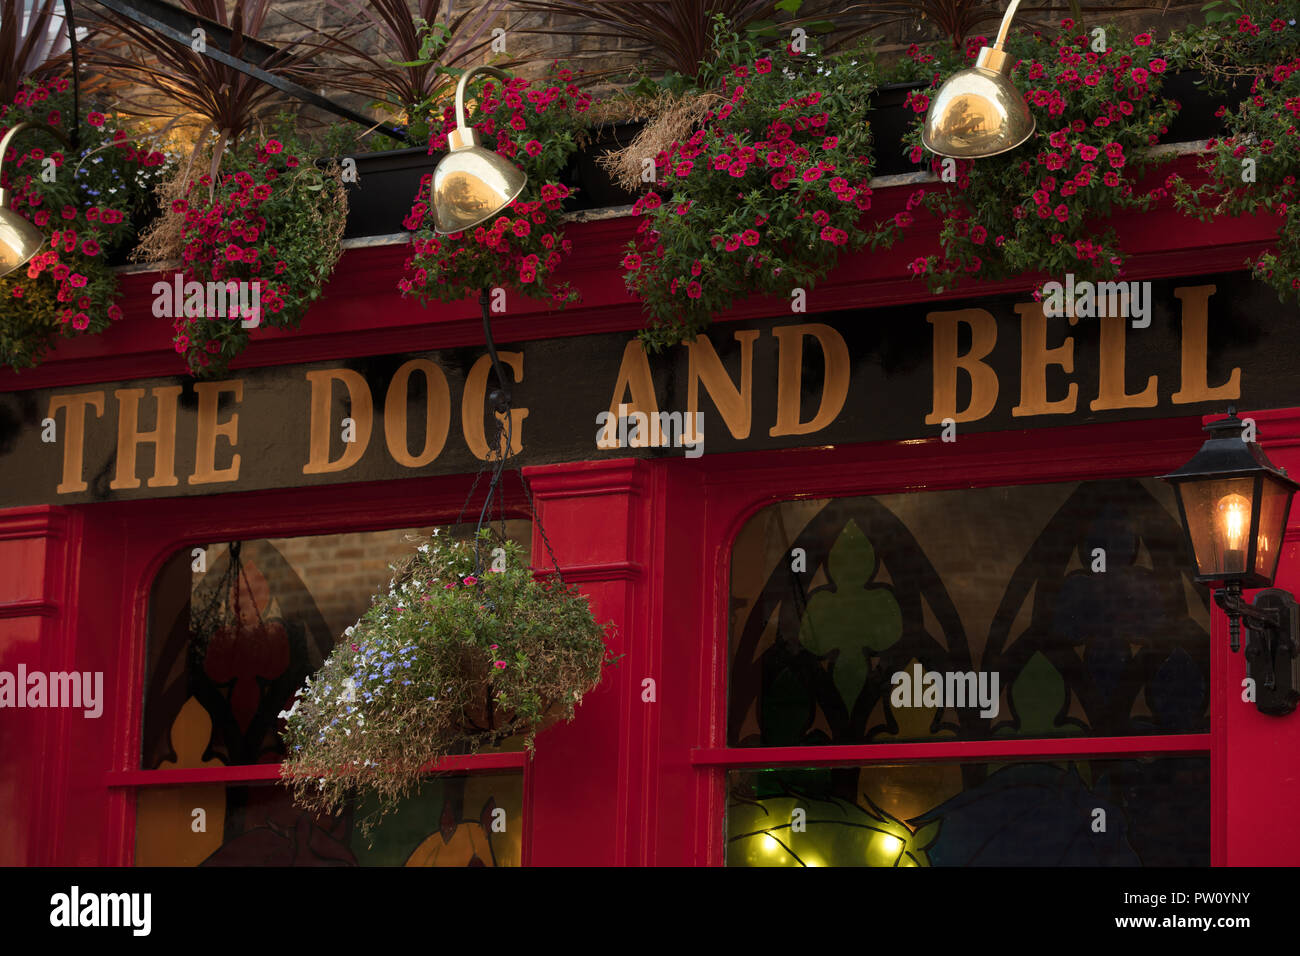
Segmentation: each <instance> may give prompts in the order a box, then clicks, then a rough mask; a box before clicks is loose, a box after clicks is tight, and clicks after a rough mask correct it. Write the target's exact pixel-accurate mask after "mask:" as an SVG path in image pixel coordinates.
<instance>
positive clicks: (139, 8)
mask: <svg viewBox="0 0 1300 956" xmlns="http://www.w3.org/2000/svg"><path fill="white" fill-rule="evenodd" d="M95 2H96V3H98V4H99V5H100V6H101V7H107V8H108V9H109V10H112V11H113V12H114V13H117V14H119V15H120V16H124V17H126V18H127V19H128V20H133V21H135V22H136V23H138V24H140V25H141V26H143V27H147V28H148V29H150V30H152V31H153V32H154V33H157V34H158V35H159V36H163V37H166V38H167V39H168V40H171V41H172V42H173V43H178V44H180V45H181V46H183V47H187V48H188V47H191V44H192V43H193V39H194V37H193V31H194V30H196V29H201V30H202V31H203V32H204V34H205V41H204V44H203V51H202V54H201V55H202V56H206V57H207V58H208V59H209V60H215V61H216V62H217V63H221V64H223V65H225V66H228V67H230V68H231V69H233V70H238V71H239V72H240V73H243V74H244V75H245V76H251V77H252V78H253V79H255V80H259V81H261V82H262V83H265V84H266V85H267V86H270V87H273V88H274V89H277V90H279V91H280V92H281V93H284V94H286V95H288V96H292V97H293V98H294V99H298V100H302V101H303V102H304V103H310V104H311V105H312V106H315V107H317V108H318V109H322V110H325V111H326V112H328V113H333V114H334V115H335V116H341V117H343V118H344V119H347V120H351V121H352V122H354V123H357V124H359V125H361V126H364V127H366V128H367V129H374V130H377V131H378V132H381V133H383V134H384V135H386V136H391V137H392V138H393V139H399V140H402V141H404V142H410V141H411V140H410V137H409V136H408V135H407V131H406V130H405V129H402V128H400V127H397V126H389V125H387V124H382V123H376V122H375V121H374V120H373V119H371V118H370V117H368V116H366V115H365V114H363V113H359V112H357V111H356V110H354V109H351V108H350V107H347V106H344V105H343V104H341V103H335V102H334V101H333V100H331V99H327V98H326V97H324V96H321V95H320V94H319V93H314V92H312V91H311V90H309V89H307V88H306V87H305V86H299V85H298V84H297V83H294V82H293V81H292V80H288V79H285V78H284V77H281V76H275V75H273V74H271V73H268V72H266V70H264V69H262V67H261V66H260V64H262V63H265V62H266V61H267V60H268V59H269V58H270V57H271V56H272V55H273V54H275V53H276V52H277V50H276V48H275V47H274V46H272V45H271V44H269V43H265V42H262V41H260V40H255V39H252V38H250V37H243V38H242V42H243V44H244V48H245V49H246V50H248V53H249V55H248V56H247V57H241V56H235V55H234V54H232V53H231V52H230V46H231V39H232V36H233V34H232V33H231V31H230V29H229V28H228V27H223V26H222V25H221V24H219V23H216V22H214V21H212V20H208V19H207V18H205V17H200V16H196V15H195V14H193V13H191V12H190V11H188V10H183V9H181V8H180V7H174V6H172V5H171V4H169V3H163V2H161V0H95Z"/></svg>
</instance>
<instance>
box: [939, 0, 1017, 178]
mask: <svg viewBox="0 0 1300 956" xmlns="http://www.w3.org/2000/svg"><path fill="white" fill-rule="evenodd" d="M1018 5H1019V0H1013V2H1012V4H1011V6H1009V7H1007V12H1006V15H1005V16H1003V18H1002V26H1001V28H1000V29H999V30H998V38H997V40H996V41H994V43H993V46H991V47H987V46H986V47H983V48H982V49H981V50H980V52H979V56H978V57H977V58H976V60H975V65H974V66H973V67H970V68H969V69H965V70H959V71H958V72H956V73H954V74H953V75H952V76H950V77H948V79H947V80H945V81H944V84H943V86H941V87H940V88H939V92H938V93H936V94H935V97H934V100H933V101H932V102H931V103H930V109H929V112H927V113H926V114H925V126H924V128H923V129H922V130H921V143H922V145H923V146H925V148H926V149H928V150H929V151H930V152H932V153H936V154H937V155H939V156H951V157H953V158H955V159H984V158H986V157H989V156H997V155H998V154H999V153H1005V152H1008V151H1009V150H1013V149H1015V148H1016V147H1017V146H1019V145H1020V144H1021V143H1023V142H1024V141H1025V140H1027V139H1029V137H1030V136H1031V135H1033V132H1034V117H1033V114H1032V113H1030V112H1029V106H1028V104H1027V103H1025V98H1024V97H1023V96H1021V95H1020V91H1019V90H1017V89H1016V88H1015V85H1014V84H1013V83H1012V82H1011V79H1010V76H1011V67H1012V65H1013V64H1012V62H1011V58H1010V57H1009V56H1007V54H1006V53H1005V52H1004V50H1003V44H1004V43H1005V41H1006V35H1007V29H1008V28H1009V27H1010V26H1011V18H1012V17H1013V16H1014V15H1015V12H1016V7H1017V6H1018Z"/></svg>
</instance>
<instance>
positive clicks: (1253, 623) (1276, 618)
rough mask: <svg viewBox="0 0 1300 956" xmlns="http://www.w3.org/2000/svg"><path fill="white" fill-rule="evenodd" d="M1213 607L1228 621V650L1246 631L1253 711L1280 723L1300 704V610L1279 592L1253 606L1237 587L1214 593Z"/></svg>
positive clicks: (1263, 594) (1259, 597)
mask: <svg viewBox="0 0 1300 956" xmlns="http://www.w3.org/2000/svg"><path fill="white" fill-rule="evenodd" d="M1214 602H1215V603H1216V604H1218V605H1219V607H1221V608H1223V610H1224V611H1225V612H1226V613H1227V615H1228V628H1229V632H1230V634H1231V638H1232V649H1233V651H1236V650H1237V649H1238V647H1239V646H1240V642H1239V637H1238V636H1239V634H1240V627H1241V625H1242V624H1244V625H1245V626H1246V633H1247V644H1246V675H1247V676H1248V677H1249V678H1250V679H1251V680H1252V681H1253V682H1254V685H1255V706H1256V707H1257V708H1258V709H1259V710H1260V712H1261V713H1265V714H1271V715H1273V716H1276V717H1283V716H1285V715H1287V714H1289V713H1291V712H1293V711H1294V710H1295V709H1296V704H1297V702H1300V633H1298V630H1300V605H1297V604H1296V601H1295V598H1293V597H1292V596H1291V595H1290V593H1288V592H1287V591H1284V590H1282V589H1281V588H1267V589H1265V590H1263V591H1260V592H1259V594H1257V595H1256V596H1255V600H1254V602H1253V603H1251V602H1247V601H1246V600H1245V599H1244V598H1243V597H1242V596H1241V586H1240V585H1239V584H1228V585H1226V586H1225V587H1223V588H1220V589H1218V590H1216V591H1215V592H1214Z"/></svg>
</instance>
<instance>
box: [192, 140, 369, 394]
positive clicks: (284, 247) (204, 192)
mask: <svg viewBox="0 0 1300 956" xmlns="http://www.w3.org/2000/svg"><path fill="white" fill-rule="evenodd" d="M287 142H288V144H289V147H290V148H288V149H286V148H285V143H283V142H281V141H280V140H278V139H274V138H271V139H268V140H266V142H264V143H258V144H254V143H252V142H244V143H242V144H240V145H239V146H238V147H237V148H234V149H232V150H229V151H227V153H226V155H225V156H224V157H223V162H222V170H223V171H222V172H221V173H219V174H218V180H219V182H218V183H217V185H216V187H215V188H213V184H212V179H211V177H210V176H207V175H204V176H201V177H199V178H198V179H197V180H195V181H192V182H190V183H189V184H188V187H187V189H186V193H185V197H184V198H183V199H178V200H176V201H175V202H174V203H173V206H172V211H173V213H175V214H177V215H180V216H182V217H183V225H182V227H181V230H182V241H183V243H184V247H183V251H182V253H181V258H182V263H183V268H182V276H183V279H184V281H186V282H189V281H198V282H201V283H205V284H206V283H207V282H210V281H211V282H222V283H227V282H232V281H234V282H240V283H245V284H247V285H248V286H250V287H251V286H256V287H257V293H258V308H257V312H256V314H255V316H250V317H248V318H250V319H251V318H254V317H255V318H256V325H254V326H252V327H258V326H262V325H265V326H269V327H272V328H293V327H296V326H297V325H298V323H299V322H301V321H302V318H303V316H304V315H305V314H306V312H307V309H308V308H309V307H310V306H311V304H312V303H313V302H315V301H316V300H317V299H318V298H320V294H321V290H322V287H323V286H324V284H325V281H326V280H327V279H328V278H329V276H330V274H331V273H332V272H333V271H334V266H335V264H336V263H337V262H338V258H339V256H340V255H341V253H342V246H341V242H342V238H343V226H344V222H345V220H346V218H347V198H346V195H345V193H344V189H343V184H342V182H341V181H340V176H339V171H338V170H337V169H326V170H322V169H319V168H317V167H316V166H315V165H314V164H313V163H311V162H306V161H302V160H300V159H299V157H298V156H297V155H296V153H295V150H296V148H297V147H298V146H299V145H300V144H298V143H297V142H295V141H294V140H292V139H287ZM249 298H250V299H251V296H249ZM174 309H175V311H176V313H177V315H176V317H175V319H174V321H173V328H174V329H175V333H176V335H175V339H174V346H175V349H176V351H177V352H179V353H181V354H183V355H184V356H185V358H186V362H187V364H188V365H189V368H190V371H191V372H193V373H194V374H195V375H198V376H202V377H214V376H218V375H221V374H223V373H224V372H225V371H226V368H227V366H228V364H229V362H230V360H231V359H232V358H234V357H235V356H236V355H238V354H239V353H240V352H242V351H243V350H244V348H245V347H246V346H247V345H248V341H249V332H250V329H246V328H244V325H243V321H241V319H242V318H244V317H242V316H239V315H233V316H230V315H227V316H211V315H204V314H199V315H189V314H181V313H182V309H181V307H180V304H179V303H177V304H174Z"/></svg>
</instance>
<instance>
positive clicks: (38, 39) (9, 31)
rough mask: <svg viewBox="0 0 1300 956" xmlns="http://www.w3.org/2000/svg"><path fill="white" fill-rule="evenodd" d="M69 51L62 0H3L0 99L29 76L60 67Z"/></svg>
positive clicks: (11, 94)
mask: <svg viewBox="0 0 1300 956" xmlns="http://www.w3.org/2000/svg"><path fill="white" fill-rule="evenodd" d="M67 51H68V37H67V30H66V28H65V27H64V20H63V13H62V8H61V4H60V2H59V0H36V2H35V3H32V2H30V0H0V103H12V102H13V101H14V97H15V96H17V95H18V90H19V89H20V88H21V87H22V84H23V81H24V80H25V79H27V78H29V77H39V76H41V75H42V74H45V73H48V72H50V71H58V70H60V69H61V68H62V67H63V65H64V64H65V61H66V59H67V58H66V53H67Z"/></svg>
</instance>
